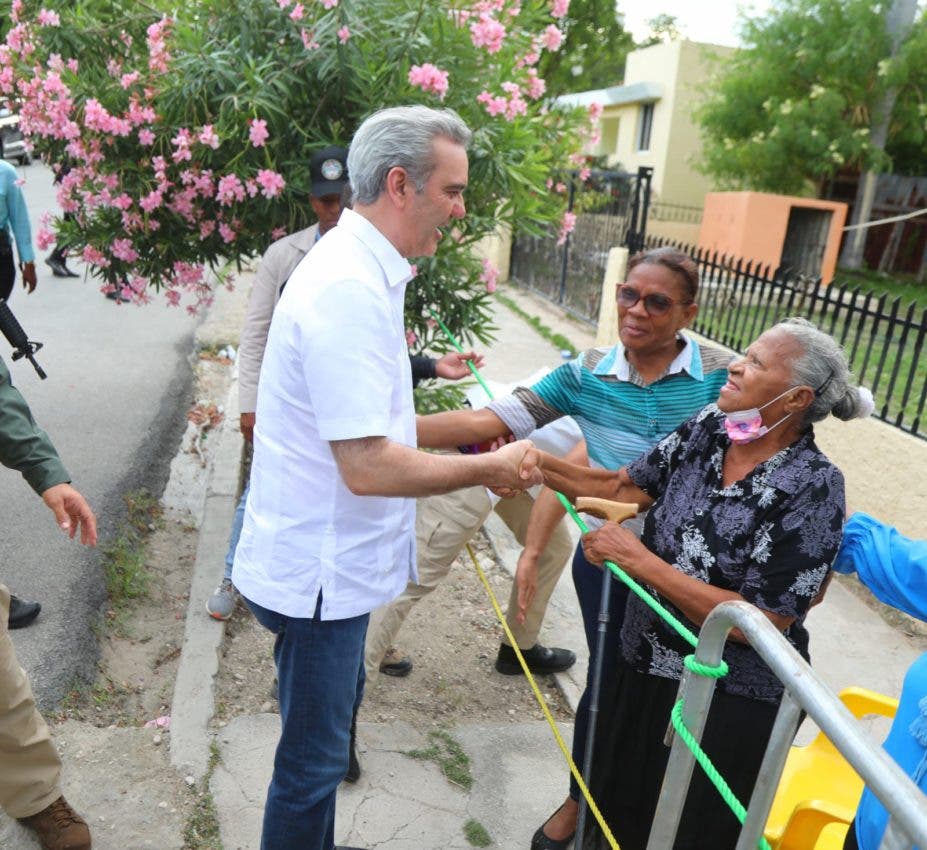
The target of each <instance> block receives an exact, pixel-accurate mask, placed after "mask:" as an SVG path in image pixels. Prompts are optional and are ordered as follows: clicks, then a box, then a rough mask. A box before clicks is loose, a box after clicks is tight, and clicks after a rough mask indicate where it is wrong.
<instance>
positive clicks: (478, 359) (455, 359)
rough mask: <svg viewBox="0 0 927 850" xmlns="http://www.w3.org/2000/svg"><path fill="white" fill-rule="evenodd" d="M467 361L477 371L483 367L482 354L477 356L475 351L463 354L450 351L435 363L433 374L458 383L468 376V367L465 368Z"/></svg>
mask: <svg viewBox="0 0 927 850" xmlns="http://www.w3.org/2000/svg"><path fill="white" fill-rule="evenodd" d="M468 360H469V361H471V362H472V363H473V365H474V366H475V367H476V368H477V369H479V368H480V366H482V365H483V355H482V354H477V353H476V352H475V351H467V352H464V353H463V354H460V353H458V352H456V351H452V352H451V353H450V354H445V355H444V357H441V358H440V359H439V360H438V361H437V362H436V363H435V374H436V375H437V376H438V377H439V378H447V380H449V381H459V380H460V379H461V378H466V377H467V376H469V375H470V367H469V366H467V361H468Z"/></svg>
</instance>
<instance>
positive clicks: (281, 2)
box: [277, 0, 290, 9]
mask: <svg viewBox="0 0 927 850" xmlns="http://www.w3.org/2000/svg"><path fill="white" fill-rule="evenodd" d="M277 5H278V6H279V7H280V8H281V9H285V8H286V7H287V6H289V5H290V0H277Z"/></svg>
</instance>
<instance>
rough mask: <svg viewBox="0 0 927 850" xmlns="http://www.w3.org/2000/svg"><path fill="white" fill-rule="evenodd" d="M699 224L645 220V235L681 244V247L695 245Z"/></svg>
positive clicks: (699, 228)
mask: <svg viewBox="0 0 927 850" xmlns="http://www.w3.org/2000/svg"><path fill="white" fill-rule="evenodd" d="M700 230H701V225H700V224H693V223H691V222H685V221H658V220H656V219H652V218H650V219H648V220H647V235H648V236H659V237H661V238H663V239H671V240H672V241H673V242H681V243H682V244H683V245H696V244H697V243H698V237H699V231H700Z"/></svg>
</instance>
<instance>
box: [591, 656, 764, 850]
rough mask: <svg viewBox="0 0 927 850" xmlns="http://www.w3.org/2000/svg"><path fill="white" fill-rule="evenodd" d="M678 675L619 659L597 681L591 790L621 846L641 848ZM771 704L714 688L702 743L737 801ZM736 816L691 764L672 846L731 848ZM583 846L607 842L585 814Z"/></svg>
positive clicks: (752, 773) (601, 847) (751, 779)
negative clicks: (599, 689)
mask: <svg viewBox="0 0 927 850" xmlns="http://www.w3.org/2000/svg"><path fill="white" fill-rule="evenodd" d="M678 688H679V683H678V682H677V681H675V680H674V679H663V678H660V677H657V676H649V675H647V674H644V673H639V672H637V671H636V670H632V669H631V668H629V667H628V666H627V665H625V664H624V663H621V664H619V669H618V673H617V675H615V676H613V677H612V678H611V679H610V680H609V681H608V682H606V683H603V689H602V690H603V693H602V703H601V711H600V714H599V723H598V728H597V731H596V739H595V763H594V765H593V770H592V781H591V784H590V790H591V791H592V795H593V798H594V799H595V801H596V804H597V805H598V806H599V808H600V809H601V810H602V814H603V816H604V817H605V820H606V822H607V823H608V825H609V828H610V829H611V830H612V833H613V834H614V836H615V839H616V840H617V841H618V844H619V845H620V846H621V850H645V848H646V846H647V838H648V836H649V835H650V826H651V823H652V821H653V816H654V813H655V811H656V807H657V800H658V799H659V796H660V787H661V785H662V783H663V774H664V772H665V771H666V764H667V760H668V759H669V747H667V746H666V745H665V744H664V743H663V739H664V737H665V735H666V730H667V726H668V724H669V722H670V719H669V718H670V712H671V710H672V708H673V705H674V704H675V703H676V700H677V691H678ZM777 710H778V705H775V704H773V703H768V702H761V701H759V700H752V699H747V698H745V697H738V696H730V695H728V694H725V693H723V692H722V691H720V690H717V689H716V690H715V695H714V698H713V699H712V703H711V711H710V712H709V714H708V722H707V724H706V727H705V733H704V734H703V736H702V747H703V749H704V750H705V751H706V752H707V753H708V756H709V757H710V758H711V760H712V763H713V764H714V765H715V767H717V768H718V770H719V771H720V773H721V775H722V776H723V777H724V778H725V779H726V780H727V782H728V784H729V785H730V786H731V789H732V790H733V791H734V794H735V795H736V796H737V798H738V799H739V800H740V801H741V803H743V805H744V806H747V805H749V802H750V794H751V793H752V791H753V786H754V784H755V783H756V778H757V775H758V774H759V769H760V765H761V763H762V760H763V755H764V753H765V751H766V744H767V743H768V741H769V735H770V733H771V732H772V727H773V723H774V721H775V718H776V712H777ZM739 833H740V822H739V821H738V820H737V818H736V817H735V816H734V814H733V812H731V810H730V808H728V805H727V803H725V802H724V801H723V800H722V799H721V796H720V795H719V794H718V792H717V790H716V789H715V787H714V785H712V784H711V782H710V781H709V780H708V779H707V778H706V777H705V774H704V772H703V771H702V769H701V768H700V767H699V766H698V765H696V766H695V768H694V771H693V774H692V782H691V784H690V786H689V795H688V797H687V798H686V804H685V807H684V808H683V814H682V821H681V823H680V826H679V831H678V833H677V838H676V842H675V844H674V845H673V848H674V850H709V848H710V850H733V848H734V847H735V845H736V844H737V837H738V835H739ZM578 846H580V847H582V850H608V846H609V845H608V842H607V841H606V840H605V837H604V836H603V835H602V833H601V830H600V829H599V828H598V824H597V823H596V822H595V819H594V818H593V817H592V815H591V814H590V815H588V816H587V820H586V835H585V840H584V841H582V842H581V843H579V845H578Z"/></svg>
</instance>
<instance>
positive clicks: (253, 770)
mask: <svg viewBox="0 0 927 850" xmlns="http://www.w3.org/2000/svg"><path fill="white" fill-rule="evenodd" d="M503 291H504V293H505V295H507V296H508V297H509V298H511V299H513V300H514V301H515V302H516V303H517V304H518V305H519V306H520V308H521V309H522V310H523V311H524V312H525V313H527V314H529V315H531V316H538V317H539V318H540V320H541V322H542V324H544V325H546V326H548V327H549V328H550V329H551V330H552V331H554V332H556V333H559V334H561V335H563V336H565V337H566V338H568V339H570V340H571V341H573V342H574V343H575V345H576V347H577V348H579V349H582V348H585V347H589V346H591V345H592V343H593V339H594V329H593V328H591V327H588V326H585V325H581V324H579V323H577V322H575V321H573V320H572V319H570V318H568V317H565V316H564V315H563V314H562V312H561V311H560V310H559V309H557V308H556V307H553V306H552V305H550V304H548V303H547V302H545V301H543V300H542V299H540V298H537V297H535V296H533V295H530V294H527V293H525V292H522V291H520V290H516V289H514V288H512V287H505V289H504V290H503ZM495 320H496V323H497V325H498V328H499V329H498V335H497V341H496V343H495V344H494V345H492V346H491V347H489V348H488V349H487V351H486V357H487V366H486V368H485V369H484V370H483V371H484V374H485V376H486V377H487V378H489V379H491V380H496V381H500V382H510V381H514V380H518V379H519V378H522V377H524V376H525V375H527V374H529V373H531V372H533V371H535V370H536V369H538V368H539V367H541V366H551V367H555V366H557V365H559V363H560V362H562V357H561V352H560V351H559V350H558V349H556V348H554V347H553V346H552V345H550V344H549V343H548V342H546V341H545V340H544V339H543V338H542V337H541V336H540V335H539V334H538V333H537V332H536V331H535V330H534V329H533V328H532V327H531V326H530V325H529V324H528V323H527V322H525V321H524V320H523V319H522V318H521V317H519V316H518V315H516V314H515V313H513V312H512V311H511V310H509V309H507V308H506V307H504V306H502V305H501V304H499V305H497V309H496V313H495ZM233 395H234V393H233ZM229 414H230V415H229V416H228V417H227V418H226V422H227V423H228V428H229V429H230V430H231V431H232V433H230V434H225V435H223V437H222V438H221V440H222V442H221V445H223V446H226V447H228V446H232V447H234V445H235V436H234V433H235V432H234V426H235V423H236V422H237V419H236V417H235V415H234V411H229ZM883 427H884V426H883ZM230 452H231V453H230ZM232 454H234V450H233V449H228V448H226V449H223V450H222V451H221V452H220V455H221V456H224V458H225V460H223V461H221V463H225V462H226V461H228V460H229V458H230V457H231V456H232ZM229 462H230V461H229ZM217 472H218V474H219V476H220V477H222V478H227V476H228V470H227V469H219V470H217ZM217 480H218V479H217ZM226 483H227V481H226ZM219 491H221V492H219ZM233 507H234V496H233V495H232V494H231V493H230V492H229V490H228V487H227V486H224V485H223V486H222V487H219V488H217V489H216V488H210V497H209V498H208V500H207V513H206V518H205V519H204V527H203V531H204V533H203V534H201V539H200V548H199V550H198V553H197V559H196V562H197V564H198V565H199V568H200V569H205V570H207V571H208V572H209V576H210V578H209V581H213V580H214V572H215V565H216V564H218V563H221V560H222V558H223V557H224V554H225V545H226V539H225V537H224V535H223V533H222V529H223V528H224V529H227V528H228V527H229V524H230V521H231V512H232V509H233ZM487 531H488V533H489V535H490V538H491V540H492V542H493V545H494V547H495V549H496V553H497V555H498V557H499V560H500V562H501V563H502V564H504V565H505V566H506V567H507V568H508V569H509V571H510V572H512V573H514V567H515V561H516V559H517V556H518V551H519V550H518V547H517V545H516V544H515V541H514V540H513V539H512V538H511V536H510V534H509V532H508V529H507V528H506V527H505V526H504V525H503V524H502V523H501V521H499V520H498V519H496V518H495V515H493V517H492V518H491V519H490V521H489V522H488V524H487ZM209 581H206V582H205V583H206V584H207V585H208V584H209ZM203 582H204V579H202V578H197V577H194V579H193V592H191V606H190V611H189V613H188V618H189V620H188V623H187V629H188V631H187V634H188V638H189V640H188V641H187V642H185V645H184V661H183V664H187V662H188V660H189V663H190V664H192V665H194V667H193V668H192V669H187V670H186V671H184V670H182V671H181V674H180V675H178V680H177V690H176V691H175V694H174V701H173V705H174V709H173V710H174V718H175V719H174V724H175V725H174V728H173V729H172V734H171V738H172V761H173V763H174V764H175V765H177V766H178V767H180V768H181V769H182V770H184V771H187V770H192V771H193V773H194V774H195V775H197V776H201V775H203V773H205V771H206V764H207V759H208V751H209V741H210V733H209V731H208V730H207V728H206V725H207V724H208V722H209V719H210V717H211V711H212V701H211V700H212V697H211V694H210V693H209V692H208V690H209V689H208V688H207V689H205V690H204V689H202V688H201V687H199V686H197V687H196V688H191V687H188V686H187V684H185V683H191V682H198V683H202V682H204V681H207V682H208V681H211V677H212V675H214V670H215V663H214V655H215V652H216V650H217V648H218V643H219V641H220V639H221V635H220V630H219V629H216V628H215V623H213V622H209V621H207V617H206V614H205V613H204V612H203V610H202V598H203V596H202V592H201V590H202V587H203V586H204V584H203ZM809 625H810V631H811V633H812V646H811V649H812V656H813V658H814V661H815V666H816V668H817V670H818V671H819V672H821V673H822V675H823V676H824V678H825V679H826V680H827V681H828V683H829V684H831V685H832V686H833V687H834V689H835V690H839V689H840V688H842V687H845V686H846V685H849V684H862V685H865V686H866V687H870V688H873V689H875V690H880V691H883V692H885V693H890V694H897V693H898V692H899V690H900V687H901V681H902V678H903V675H904V672H905V671H906V670H907V667H908V666H909V664H910V663H911V662H912V661H913V660H914V659H915V658H916V657H917V656H918V655H919V654H920V652H921V651H922V649H921V648H920V647H919V645H918V643H919V642H916V641H914V640H911V639H910V638H908V637H907V636H906V635H904V634H902V633H901V632H900V631H898V630H896V629H893V628H891V627H889V626H888V625H887V624H885V623H884V622H883V621H882V619H881V618H880V617H879V616H878V615H877V614H876V613H875V612H874V611H873V610H872V609H871V608H869V607H867V606H866V605H865V604H864V603H863V602H861V601H860V600H859V599H857V598H856V597H855V596H854V595H853V594H852V593H850V592H849V591H848V590H847V589H846V588H845V587H843V586H841V585H840V584H837V583H835V584H834V586H833V587H832V588H831V591H830V593H829V595H828V598H827V601H826V603H825V604H824V605H822V606H820V607H819V608H817V609H815V611H814V612H813V613H812V615H811V616H810V618H809ZM204 626H207V627H208V628H204ZM860 634H865V635H866V639H865V640H864V641H863V640H855V641H851V640H848V638H850V637H851V636H857V635H860ZM541 639H542V641H543V642H545V643H547V644H549V645H557V646H567V647H570V648H573V649H575V650H576V651H577V654H578V656H579V661H578V662H577V664H576V665H575V667H574V668H573V670H571V671H569V673H568V674H566V675H563V676H559V677H557V678H558V684H559V685H560V687H561V688H562V690H563V691H564V693H565V694H566V696H567V699H568V700H569V702H570V703H571V705H574V706H575V702H576V700H577V699H578V696H579V694H580V693H581V690H582V683H583V682H584V679H585V672H586V665H587V655H586V652H585V645H584V643H585V642H584V637H583V631H582V626H581V621H580V617H579V611H578V607H577V604H576V601H575V594H574V592H573V589H572V583H571V580H570V578H569V571H568V570H566V571H565V573H564V576H563V577H562V578H561V581H560V583H559V585H558V587H557V590H556V591H555V594H554V597H553V599H552V603H551V606H550V609H549V612H548V615H547V618H546V621H545V625H544V630H543V632H542V638H541ZM204 642H205V643H204ZM920 643H922V641H921V642H920ZM178 724H179V725H178ZM278 731H279V718H278V716H277V715H272V714H265V715H255V716H248V717H239V718H237V719H236V720H235V721H234V722H232V723H230V724H229V725H228V726H226V727H225V728H223V729H222V730H220V732H219V733H218V735H217V736H216V739H215V740H216V743H217V745H218V753H219V762H218V765H217V766H216V768H215V769H214V772H213V774H212V778H211V783H210V787H211V790H212V792H213V794H214V798H215V803H216V811H217V813H218V817H219V821H220V825H221V834H222V840H223V844H224V846H225V848H226V850H235V848H243V849H244V848H255V847H257V846H258V843H259V835H260V825H261V817H262V809H263V800H264V796H265V794H266V789H267V784H268V782H269V779H270V774H271V766H272V760H273V751H274V747H275V744H276V740H277V736H278ZM563 731H564V734H565V737H566V738H567V741H569V733H570V729H569V728H565V729H564V730H563ZM450 732H451V734H452V736H453V737H454V738H455V739H456V740H457V741H459V742H460V743H461V744H462V745H463V747H464V749H465V750H466V752H467V754H468V756H469V757H470V759H471V770H472V775H473V780H474V782H473V787H472V789H471V790H470V791H466V790H464V789H461V788H458V787H454V786H453V785H451V784H450V783H449V782H448V781H447V780H445V779H444V778H443V777H442V776H441V774H440V772H439V770H438V768H437V767H436V766H435V765H434V764H432V763H429V762H422V761H415V760H412V759H409V758H408V757H406V756H404V755H402V753H403V752H405V751H408V750H410V749H421V748H423V747H426V746H428V741H427V740H426V739H425V737H424V735H423V734H422V733H421V732H419V731H417V730H415V729H413V728H411V727H409V726H408V725H406V724H403V723H394V724H362V725H361V727H360V729H359V742H360V748H361V757H362V761H363V770H364V772H363V776H362V778H361V780H360V782H359V783H358V784H357V785H356V786H353V787H352V786H343V787H342V789H341V790H340V791H339V796H338V819H337V829H336V840H337V841H338V842H341V843H345V844H349V845H352V846H358V847H364V848H377V850H437V849H438V848H445V847H446V848H455V850H456V848H461V849H462V848H466V847H469V846H472V845H471V844H470V843H468V839H467V838H466V835H465V826H466V824H467V823H468V822H470V821H475V822H477V823H479V824H481V825H482V826H483V827H485V828H486V830H487V831H488V833H489V835H490V836H491V839H492V845H491V846H494V847H500V848H506V850H518V848H524V850H526V848H527V847H528V846H529V843H530V840H531V836H532V834H533V833H534V831H535V829H536V828H537V827H538V825H539V824H541V823H542V822H543V821H544V819H545V818H546V817H547V816H548V815H549V814H550V812H551V811H552V810H553V809H554V808H555V807H556V805H558V804H559V802H560V801H561V800H562V798H563V796H564V793H565V789H566V775H567V769H566V766H565V764H564V761H563V758H562V756H561V755H560V753H559V750H558V749H557V746H556V744H555V742H554V739H553V736H552V734H551V732H550V730H549V729H548V727H547V726H546V724H543V723H537V722H531V723H523V724H505V725H504V726H486V725H479V724H473V725H461V726H458V727H456V728H454V729H451V730H450Z"/></svg>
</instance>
